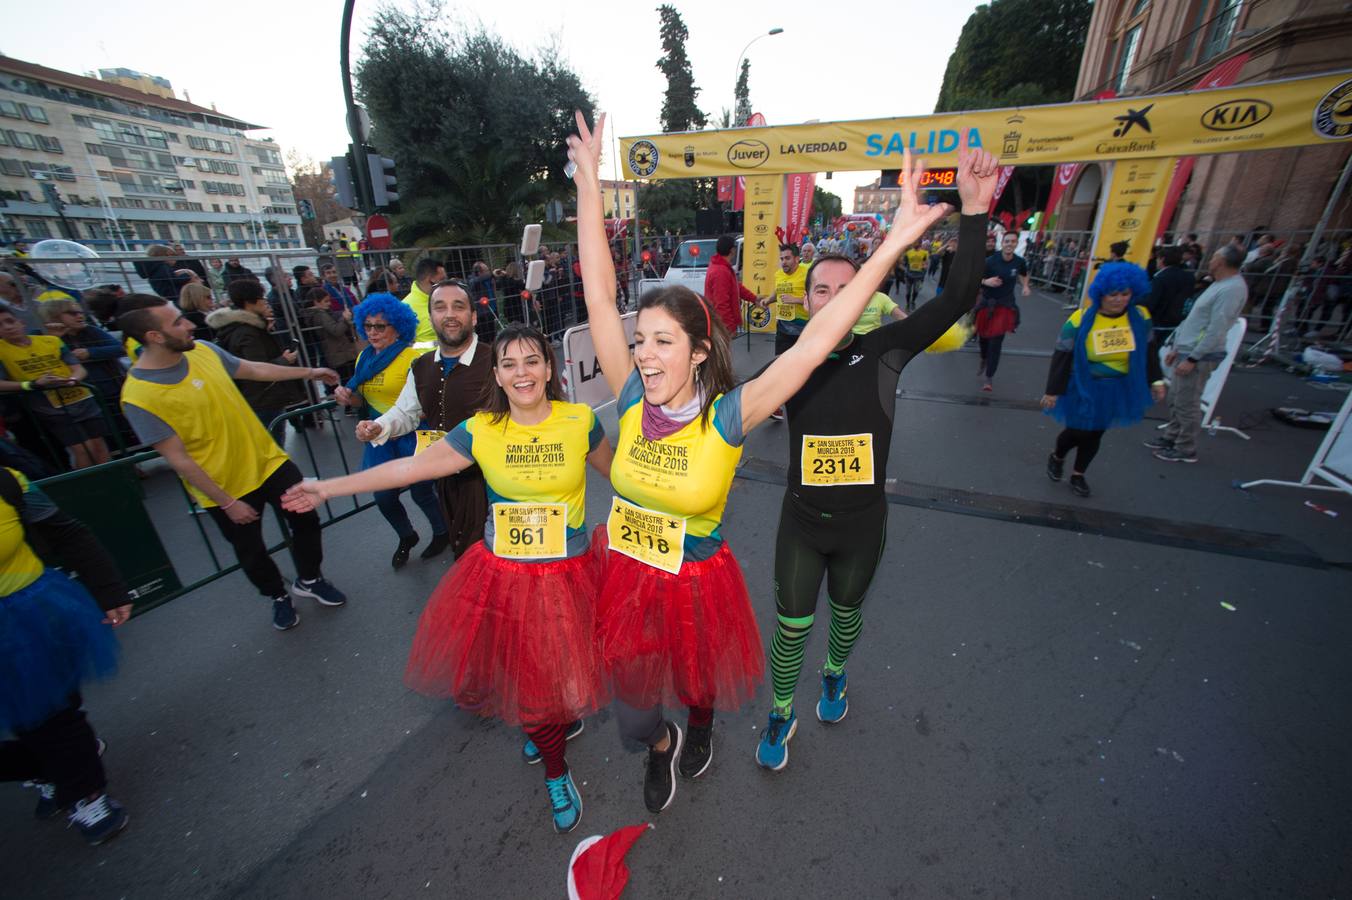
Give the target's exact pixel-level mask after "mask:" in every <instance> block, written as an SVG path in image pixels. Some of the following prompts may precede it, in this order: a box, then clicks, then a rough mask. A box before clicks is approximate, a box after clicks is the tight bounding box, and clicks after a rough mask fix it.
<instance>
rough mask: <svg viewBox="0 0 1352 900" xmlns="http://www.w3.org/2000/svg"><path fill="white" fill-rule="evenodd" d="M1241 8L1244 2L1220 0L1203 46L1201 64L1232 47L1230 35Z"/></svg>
mask: <svg viewBox="0 0 1352 900" xmlns="http://www.w3.org/2000/svg"><path fill="white" fill-rule="evenodd" d="M1241 6H1243V2H1242V0H1220V2H1219V3H1218V4H1217V5H1216V15H1215V16H1214V17H1213V18H1212V19H1211V26H1210V27H1209V28H1207V31H1206V41H1205V42H1204V43H1203V44H1202V58H1201V60H1199V61H1200V62H1206V61H1207V60H1209V59H1211V58H1212V57H1214V56H1216V55H1217V54H1219V53H1222V52H1223V51H1224V50H1225V48H1226V47H1228V46H1230V35H1231V33H1232V32H1234V30H1235V22H1236V20H1238V19H1239V10H1240V7H1241Z"/></svg>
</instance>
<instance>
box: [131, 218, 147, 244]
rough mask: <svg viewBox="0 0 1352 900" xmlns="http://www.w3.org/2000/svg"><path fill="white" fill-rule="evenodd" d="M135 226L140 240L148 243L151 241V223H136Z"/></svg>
mask: <svg viewBox="0 0 1352 900" xmlns="http://www.w3.org/2000/svg"><path fill="white" fill-rule="evenodd" d="M133 224H134V225H135V227H136V236H137V237H138V238H140V239H141V240H143V241H148V240H150V239H151V236H150V223H149V222H135V223H133Z"/></svg>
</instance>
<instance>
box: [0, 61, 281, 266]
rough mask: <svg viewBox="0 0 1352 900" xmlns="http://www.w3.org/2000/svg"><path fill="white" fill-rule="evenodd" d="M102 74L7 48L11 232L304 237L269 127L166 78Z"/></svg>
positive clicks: (207, 243) (268, 243)
mask: <svg viewBox="0 0 1352 900" xmlns="http://www.w3.org/2000/svg"><path fill="white" fill-rule="evenodd" d="M101 74H102V75H103V78H107V79H110V80H103V78H92V77H88V76H84V75H74V74H71V73H69V72H62V71H59V70H57V69H50V68H47V67H45V66H39V65H35V64H33V63H28V62H23V61H20V60H16V59H12V58H9V57H3V56H0V234H3V237H4V239H5V240H9V241H13V240H20V239H25V240H29V241H37V240H42V239H43V238H60V237H66V238H70V239H73V240H77V241H79V242H80V243H82V244H85V245H87V246H90V247H93V248H94V249H96V250H131V251H136V250H142V249H144V248H145V247H146V246H148V245H149V244H154V243H162V242H178V243H182V244H183V245H184V246H185V247H186V248H188V249H189V250H190V251H208V250H221V251H229V250H239V251H242V250H244V249H246V248H255V247H275V248H283V247H300V246H301V245H302V239H301V230H300V223H301V219H300V215H299V211H298V209H297V204H296V200H295V197H294V195H293V194H292V191H291V185H290V179H289V178H288V177H287V174H286V168H285V166H284V165H283V163H282V151H281V148H280V147H279V146H278V145H277V144H276V143H275V142H274V141H272V140H271V139H269V138H260V137H258V136H256V135H257V133H258V132H260V131H263V130H265V126H262V125H258V124H254V123H252V122H249V121H246V120H244V119H241V118H237V117H235V116H231V115H227V114H225V113H223V112H220V111H218V110H215V109H208V108H206V107H202V106H197V105H195V104H193V103H189V102H187V101H185V100H179V99H177V98H175V97H174V96H173V91H172V89H171V87H170V86H169V84H168V82H167V81H165V80H164V79H162V78H156V77H154V76H145V75H141V74H140V73H137V72H131V71H130V70H125V69H106V70H101ZM138 85H140V87H138ZM141 88H145V89H141ZM44 185H47V186H50V187H45V186H44ZM52 188H54V189H55V199H58V200H59V203H58V204H56V205H54V204H53V203H52V202H51V201H52V199H53V195H52ZM58 207H60V209H58Z"/></svg>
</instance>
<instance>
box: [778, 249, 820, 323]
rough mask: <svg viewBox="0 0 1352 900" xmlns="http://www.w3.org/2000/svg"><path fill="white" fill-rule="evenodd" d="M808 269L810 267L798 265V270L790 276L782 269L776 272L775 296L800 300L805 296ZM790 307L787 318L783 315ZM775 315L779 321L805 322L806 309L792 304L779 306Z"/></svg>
mask: <svg viewBox="0 0 1352 900" xmlns="http://www.w3.org/2000/svg"><path fill="white" fill-rule="evenodd" d="M810 268H812V267H811V266H805V265H803V264H802V263H799V264H798V268H796V269H794V270H793V274H792V275H790V274H789V273H787V272H785V271H784V270H783V269H780V270H779V271H778V272H776V273H775V295H776V296H780V295H788V296H790V297H797V298H798V299H799V300H802V299H803V297H804V295H806V294H807V271H808V269H810ZM790 307H792V314H791V315H787V316H786V315H784V313H785V312H787V311H788V310H789V308H790ZM777 315H778V317H779V319H780V320H781V321H786V322H788V321H793V322H806V321H807V307H806V306H800V305H794V304H781V306H780V310H779V313H778V314H777Z"/></svg>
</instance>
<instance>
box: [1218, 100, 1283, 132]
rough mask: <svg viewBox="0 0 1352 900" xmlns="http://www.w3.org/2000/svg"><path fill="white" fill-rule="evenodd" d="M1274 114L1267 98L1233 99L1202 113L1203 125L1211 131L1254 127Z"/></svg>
mask: <svg viewBox="0 0 1352 900" xmlns="http://www.w3.org/2000/svg"><path fill="white" fill-rule="evenodd" d="M1270 115H1272V104H1271V103H1268V102H1267V101H1266V100H1231V101H1230V102H1229V103H1218V104H1216V105H1215V106H1213V107H1211V109H1208V110H1207V111H1206V112H1204V113H1202V127H1203V128H1206V129H1208V130H1210V131H1240V130H1242V129H1245V128H1252V127H1253V126H1255V125H1257V124H1258V123H1259V122H1262V121H1263V120H1265V119H1266V118H1267V117H1268V116H1270Z"/></svg>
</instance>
